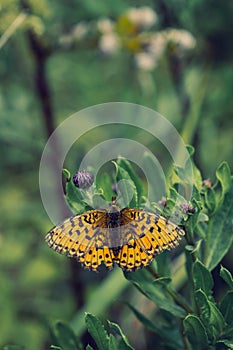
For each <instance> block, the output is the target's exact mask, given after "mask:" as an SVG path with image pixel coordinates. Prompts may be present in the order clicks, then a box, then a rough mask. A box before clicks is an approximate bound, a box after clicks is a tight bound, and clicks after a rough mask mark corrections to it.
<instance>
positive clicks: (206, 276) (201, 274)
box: [193, 260, 214, 297]
mask: <svg viewBox="0 0 233 350" xmlns="http://www.w3.org/2000/svg"><path fill="white" fill-rule="evenodd" d="M193 283H194V288H195V290H198V289H202V290H203V291H204V293H205V294H206V295H207V296H208V297H209V296H212V289H213V286H214V281H213V278H212V275H211V273H210V272H209V270H208V269H207V268H206V267H205V265H203V264H202V262H200V261H199V260H196V261H195V262H194V264H193Z"/></svg>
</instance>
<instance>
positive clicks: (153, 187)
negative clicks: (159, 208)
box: [142, 152, 167, 202]
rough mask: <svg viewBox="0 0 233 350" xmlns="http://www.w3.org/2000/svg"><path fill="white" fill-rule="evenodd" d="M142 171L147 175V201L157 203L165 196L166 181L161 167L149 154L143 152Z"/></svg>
mask: <svg viewBox="0 0 233 350" xmlns="http://www.w3.org/2000/svg"><path fill="white" fill-rule="evenodd" d="M142 164H143V170H144V172H145V174H146V175H147V181H148V184H149V185H150V188H149V189H150V192H149V193H148V199H149V201H150V202H157V201H159V200H160V199H161V198H162V197H163V196H166V192H167V191H166V180H165V178H164V173H163V171H162V169H161V165H160V164H159V162H158V161H157V160H156V158H155V157H154V156H152V154H151V153H149V152H145V153H144V155H143V158H142Z"/></svg>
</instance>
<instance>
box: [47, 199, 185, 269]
mask: <svg viewBox="0 0 233 350" xmlns="http://www.w3.org/2000/svg"><path fill="white" fill-rule="evenodd" d="M184 234H185V232H184V231H183V230H182V229H181V228H180V227H179V226H177V225H176V224H174V223H172V222H171V221H169V220H167V219H165V218H164V217H163V216H161V215H158V214H155V213H152V212H148V211H145V210H141V209H130V208H124V209H119V208H118V207H117V205H115V204H111V206H110V207H109V208H108V209H96V210H89V211H87V212H85V213H83V214H79V215H75V216H73V217H71V218H69V219H67V220H65V221H64V222H63V223H62V224H60V225H58V226H55V227H54V228H53V229H52V230H51V231H49V232H48V234H47V235H46V238H45V239H46V241H47V242H48V245H49V246H50V247H51V248H52V249H54V250H55V251H57V252H58V253H61V254H66V255H68V256H70V257H74V258H76V259H77V260H79V261H80V262H81V263H82V264H83V266H84V267H86V268H88V269H90V270H93V271H97V269H98V267H99V266H100V265H101V264H102V262H103V263H104V264H105V266H106V267H107V268H112V267H113V263H114V262H115V263H116V264H118V265H119V266H120V267H121V268H122V269H123V270H128V271H134V270H136V269H140V268H143V267H144V266H147V265H149V264H150V263H151V262H152V260H153V258H154V257H155V256H156V255H157V254H158V253H160V252H161V251H163V250H165V249H171V248H174V247H175V246H177V245H178V241H179V239H180V238H181V236H182V235H184Z"/></svg>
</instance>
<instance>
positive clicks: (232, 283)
mask: <svg viewBox="0 0 233 350" xmlns="http://www.w3.org/2000/svg"><path fill="white" fill-rule="evenodd" d="M220 276H221V277H222V279H224V281H225V282H226V283H227V284H228V286H229V287H230V288H231V289H233V278H232V275H231V273H230V271H228V270H227V269H226V268H225V267H223V266H221V269H220Z"/></svg>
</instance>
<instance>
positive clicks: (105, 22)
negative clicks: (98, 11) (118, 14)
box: [97, 18, 113, 34]
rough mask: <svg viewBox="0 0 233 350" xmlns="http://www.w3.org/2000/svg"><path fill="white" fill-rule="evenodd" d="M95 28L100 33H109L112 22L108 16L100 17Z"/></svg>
mask: <svg viewBox="0 0 233 350" xmlns="http://www.w3.org/2000/svg"><path fill="white" fill-rule="evenodd" d="M97 28H98V30H99V31H100V33H103V34H105V33H111V32H113V22H112V21H111V20H110V19H108V18H102V19H100V20H98V22H97Z"/></svg>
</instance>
